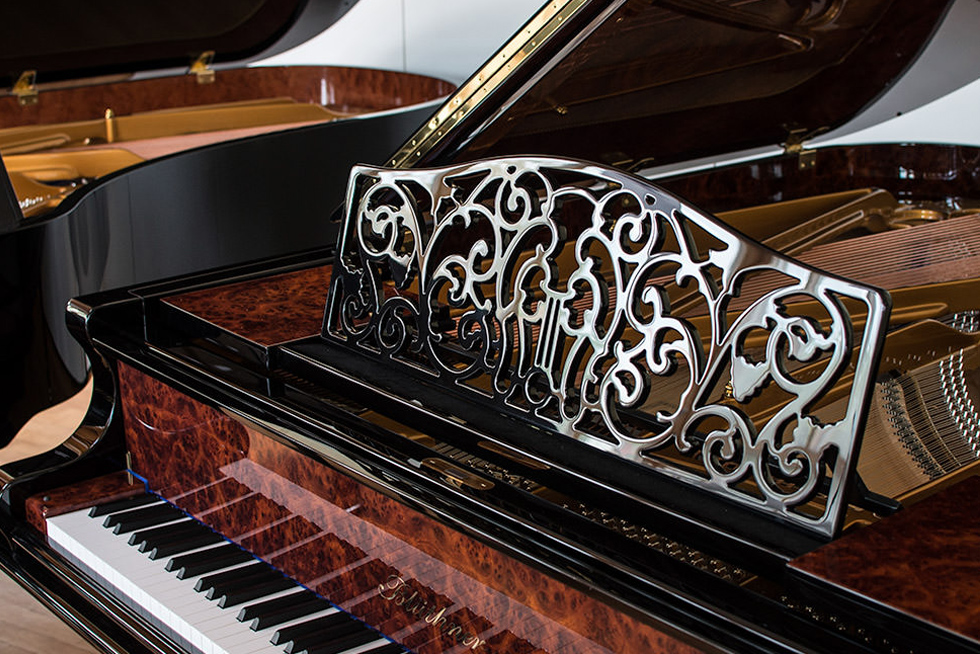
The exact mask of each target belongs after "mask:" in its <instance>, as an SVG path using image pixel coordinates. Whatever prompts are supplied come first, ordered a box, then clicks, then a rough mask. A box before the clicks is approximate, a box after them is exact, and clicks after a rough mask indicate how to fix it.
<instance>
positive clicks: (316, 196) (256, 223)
mask: <svg viewBox="0 0 980 654" xmlns="http://www.w3.org/2000/svg"><path fill="white" fill-rule="evenodd" d="M352 4H353V3H352V2H350V0H315V1H311V2H306V1H302V2H299V1H297V2H275V3H262V2H253V3H221V4H214V3H211V4H209V5H208V6H207V7H206V8H204V7H201V6H199V5H197V4H195V3H184V4H180V3H178V4H176V5H175V4H174V3H172V2H166V3H159V2H155V3H143V2H141V3H120V4H119V5H118V6H113V7H112V9H111V11H110V10H108V9H107V10H106V12H96V11H92V9H91V7H88V6H85V5H82V4H79V3H70V2H60V1H55V2H37V3H26V4H25V3H21V5H19V6H17V7H16V8H11V9H9V10H8V11H7V12H6V13H5V20H4V23H3V27H2V28H0V31H2V33H3V42H4V43H5V44H6V45H5V47H4V49H3V52H2V53H0V71H3V73H4V74H5V75H8V78H7V82H6V83H5V87H6V88H7V89H9V94H4V96H3V97H0V154H2V155H3V163H4V165H5V167H6V172H7V174H5V175H4V176H3V177H4V179H3V182H2V183H3V184H4V185H5V186H10V185H11V182H12V188H13V191H14V194H13V195H10V194H9V193H7V194H5V196H4V197H5V201H6V199H7V198H15V200H16V201H15V202H10V203H9V204H5V206H4V207H3V208H2V211H0V214H2V215H0V259H2V260H3V262H4V263H3V265H2V266H0V269H2V273H0V316H2V317H0V334H2V337H3V340H4V342H5V343H7V344H8V345H6V346H4V348H2V354H0V368H2V372H0V396H2V397H3V399H2V400H0V445H3V444H6V443H7V442H9V440H10V439H11V438H13V436H14V435H15V434H16V433H17V431H18V430H19V429H20V427H21V426H22V425H23V424H24V423H25V422H26V421H27V420H28V418H30V417H31V416H32V415H33V414H34V413H36V412H37V411H39V410H41V409H44V408H46V407H48V406H51V405H52V404H55V403H57V402H59V401H61V400H63V399H66V398H67V397H69V396H70V395H72V394H73V393H75V392H77V391H78V390H79V389H80V388H81V387H82V386H83V385H84V383H85V380H86V378H87V374H88V364H87V362H86V359H85V357H84V355H83V354H82V351H81V349H80V348H79V347H78V346H77V345H76V344H75V343H74V341H73V340H72V339H71V337H70V336H69V335H68V332H67V330H66V329H65V326H64V316H63V314H64V307H65V304H66V303H67V300H68V298H70V297H72V296H74V295H78V294H84V293H90V292H95V291H98V290H102V289H108V288H113V287H117V286H123V285H127V284H133V283H139V282H145V281H149V280H152V279H159V278H161V277H167V276H171V275H177V274H185V273H189V272H193V271H198V270H206V269H208V268H213V267H216V266H223V265H229V264H234V263H240V262H244V261H249V260H252V259H258V258H262V257H266V256H273V255H279V254H284V253H287V252H293V251H296V250H301V249H306V248H310V247H317V246H323V245H326V244H328V243H330V242H332V241H333V238H334V237H333V235H332V234H331V233H330V232H329V230H324V229H323V228H322V227H321V225H322V218H321V216H320V215H319V212H315V211H311V210H310V207H313V206H318V207H331V206H338V205H339V204H340V203H341V200H342V196H343V189H344V183H343V179H344V177H345V176H346V172H347V170H348V169H349V168H350V166H351V165H352V164H354V163H356V162H358V161H364V160H368V161H377V162H380V161H382V160H383V158H384V157H385V156H387V155H388V154H390V152H391V151H392V150H393V149H394V148H395V147H397V145H398V144H400V143H401V142H402V141H403V140H404V139H405V137H406V136H407V135H408V134H409V133H410V132H411V131H412V130H413V129H415V128H416V127H417V126H418V125H419V124H421V122H423V121H424V120H425V119H426V118H427V117H428V115H429V114H430V113H431V112H432V111H433V110H434V109H435V107H436V105H435V104H434V102H435V101H436V99H437V98H441V97H443V96H445V95H447V94H448V93H449V92H451V91H452V89H453V86H452V85H451V84H449V83H447V82H444V81H442V80H437V79H434V78H429V77H424V76H420V75H411V74H406V73H398V72H391V71H382V70H371V69H356V68H343V67H328V66H297V67H266V68H244V67H241V64H242V63H244V62H248V61H251V60H255V59H258V58H261V57H266V56H268V55H270V54H273V53H276V52H279V51H282V50H284V49H286V48H289V47H292V46H293V45H296V44H297V43H300V42H302V41H303V40H304V39H306V38H309V37H311V36H314V35H316V34H318V33H319V32H321V31H323V30H324V29H325V28H327V27H328V26H330V25H331V24H332V23H333V22H334V21H336V20H337V19H339V18H340V17H341V16H343V15H344V13H345V12H346V11H347V9H348V8H349V7H350V6H351V5H352ZM42 25H43V26H44V33H43V38H40V36H41V35H39V34H38V31H39V30H40V29H41V28H40V26H42ZM204 53H207V54H206V56H203V57H202V56H201V55H202V54H204ZM7 190H9V188H8V189H7ZM14 344H16V345H14Z"/></svg>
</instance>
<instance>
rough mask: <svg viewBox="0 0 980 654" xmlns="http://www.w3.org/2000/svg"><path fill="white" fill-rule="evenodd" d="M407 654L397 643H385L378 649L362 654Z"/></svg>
mask: <svg viewBox="0 0 980 654" xmlns="http://www.w3.org/2000/svg"><path fill="white" fill-rule="evenodd" d="M407 652H408V650H407V649H405V648H404V647H402V646H401V645H399V644H398V643H385V644H384V645H381V646H380V647H375V648H374V649H369V650H368V651H366V652H364V654H406V653H407Z"/></svg>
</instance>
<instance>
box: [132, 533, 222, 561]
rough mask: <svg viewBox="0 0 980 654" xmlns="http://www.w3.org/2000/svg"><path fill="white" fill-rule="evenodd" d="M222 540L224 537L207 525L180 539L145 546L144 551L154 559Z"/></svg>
mask: <svg viewBox="0 0 980 654" xmlns="http://www.w3.org/2000/svg"><path fill="white" fill-rule="evenodd" d="M223 540H224V538H223V537H222V536H221V534H216V533H214V532H213V531H211V530H210V529H208V528H207V527H202V529H201V530H200V531H199V532H198V533H196V534H192V535H188V536H186V537H184V538H181V539H180V540H175V541H172V542H170V543H163V544H159V545H156V546H155V547H153V548H147V550H146V553H147V555H148V556H149V557H150V560H151V561H156V560H157V559H162V558H165V557H168V556H176V555H178V554H181V553H183V552H190V551H191V550H196V549H199V548H201V547H206V546H208V545H217V544H218V543H220V542H222V541H223Z"/></svg>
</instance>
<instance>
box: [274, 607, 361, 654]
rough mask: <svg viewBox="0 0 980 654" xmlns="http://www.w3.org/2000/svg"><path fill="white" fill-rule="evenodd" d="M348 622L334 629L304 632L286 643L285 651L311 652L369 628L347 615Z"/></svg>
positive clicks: (295, 652) (296, 652)
mask: <svg viewBox="0 0 980 654" xmlns="http://www.w3.org/2000/svg"><path fill="white" fill-rule="evenodd" d="M346 617H347V620H346V621H344V622H340V623H338V624H336V625H334V626H332V627H327V628H322V629H318V630H317V629H314V630H312V631H307V632H302V633H300V634H299V635H297V636H296V637H295V638H293V639H292V640H291V641H289V642H288V643H286V647H285V648H283V651H285V652H286V654H298V652H302V651H305V650H309V649H310V648H313V647H322V646H325V645H327V644H330V643H335V642H339V641H340V640H342V639H345V638H348V637H349V636H352V635H355V634H359V633H361V632H362V631H363V630H366V629H367V627H365V626H364V623H362V622H358V621H357V620H355V619H354V618H352V617H351V616H349V615H347V616H346Z"/></svg>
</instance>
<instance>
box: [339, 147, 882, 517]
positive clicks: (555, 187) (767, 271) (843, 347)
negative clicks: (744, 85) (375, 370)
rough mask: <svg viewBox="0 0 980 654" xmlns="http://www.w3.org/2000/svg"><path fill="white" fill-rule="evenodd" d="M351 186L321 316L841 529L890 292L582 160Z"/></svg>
mask: <svg viewBox="0 0 980 654" xmlns="http://www.w3.org/2000/svg"><path fill="white" fill-rule="evenodd" d="M347 202H348V204H347V211H348V215H347V220H346V223H345V227H344V230H343V232H342V235H341V242H340V249H339V260H338V263H337V266H336V269H335V271H334V283H333V288H332V291H331V294H330V300H329V304H328V307H327V316H326V321H325V327H324V334H325V336H327V337H328V338H331V339H334V340H340V341H342V342H344V343H346V344H347V346H349V347H353V348H354V349H356V350H358V351H360V352H362V353H363V354H365V355H368V356H371V357H376V358H379V359H381V360H383V361H392V362H398V363H400V364H403V365H405V366H410V367H411V368H413V369H415V370H416V371H421V372H423V373H424V374H426V375H430V376H433V377H438V378H440V379H443V380H445V381H446V382H447V384H451V385H452V386H454V387H456V388H458V389H463V390H465V392H466V393H468V394H471V395H472V397H474V398H479V401H482V402H487V403H491V404H493V405H495V406H497V407H498V408H500V409H502V410H505V411H508V412H510V413H518V414H520V415H522V416H524V417H525V418H526V419H527V420H530V421H531V422H533V423H535V424H536V425H538V426H544V427H547V428H548V429H549V430H551V431H553V432H556V434H560V435H561V436H558V435H556V436H555V437H556V438H559V437H562V436H563V437H568V438H574V439H577V440H579V441H581V442H583V443H586V444H588V445H590V446H592V447H594V448H596V449H597V450H602V451H604V452H607V453H610V454H612V455H615V456H617V457H620V458H622V459H625V460H627V461H630V462H633V463H636V464H640V465H643V466H646V467H648V468H650V469H652V470H655V471H657V472H658V473H661V474H665V475H669V476H671V477H674V478H677V479H681V480H683V481H685V482H687V483H690V484H693V485H695V486H697V487H699V488H702V489H705V490H708V491H712V492H715V493H718V494H721V495H723V496H725V497H727V498H729V499H732V500H734V501H737V502H739V503H741V504H743V505H748V506H752V507H755V508H757V509H759V510H761V511H764V512H768V513H771V514H776V515H778V516H779V517H780V518H781V519H783V520H788V521H790V522H792V523H795V524H798V525H801V526H803V527H805V528H807V529H810V530H813V531H816V532H819V533H822V534H832V533H833V532H834V531H835V530H836V529H837V525H838V522H839V518H840V514H841V510H842V493H843V490H844V482H845V479H846V477H847V473H848V471H849V469H850V467H851V466H852V465H853V458H854V456H855V455H856V446H857V439H856V436H855V434H856V430H857V428H858V426H859V424H860V421H861V419H862V417H863V416H862V413H863V410H864V409H863V407H864V404H865V399H866V397H865V396H866V393H867V389H868V384H869V381H870V379H871V374H872V371H873V362H874V360H875V356H876V349H877V347H878V344H879V340H880V334H881V330H882V328H883V325H884V321H885V318H886V313H887V309H886V301H885V298H884V297H883V296H882V294H881V293H879V292H877V291H874V290H872V289H869V288H866V287H863V286H860V285H857V284H854V283H851V282H847V281H844V280H840V279H836V278H832V277H829V276H827V275H825V274H821V273H819V272H817V271H815V270H812V269H809V268H806V267H804V266H802V265H800V264H798V263H796V262H794V261H792V260H790V259H787V258H785V257H781V256H779V255H777V254H775V253H773V252H772V251H770V250H767V249H766V248H764V247H762V246H760V245H758V244H756V243H754V242H752V241H749V240H747V239H746V238H745V237H743V236H741V235H739V234H738V233H736V232H734V231H733V230H732V229H730V228H728V227H727V226H725V225H723V224H721V223H719V222H718V221H717V220H715V219H713V218H712V217H710V216H707V215H704V214H702V213H700V212H698V211H697V210H696V209H694V208H693V207H690V206H687V205H685V204H684V203H683V202H681V201H679V200H678V199H676V198H674V197H671V196H670V195H668V194H667V193H665V192H663V191H662V190H660V189H658V188H656V187H655V186H653V185H651V184H649V183H647V182H645V181H643V180H640V179H638V178H635V177H632V176H630V175H627V174H624V173H621V172H619V171H615V170H609V169H604V168H601V167H598V166H595V165H589V164H585V163H580V162H573V161H564V160H555V159H544V158H533V159H532V158H523V159H502V160H491V161H484V162H477V163H473V164H466V165H462V166H457V167H454V168H448V169H442V170H380V169H374V168H366V167H362V168H357V169H355V171H354V172H353V173H352V177H351V183H350V188H349V192H348V198H347ZM748 279H752V280H753V283H752V284H749V285H746V284H745V281H746V280H748ZM743 288H744V289H746V291H745V292H746V294H748V293H751V297H745V296H743V295H742V291H743ZM748 289H751V291H749V290H748ZM760 289H761V290H760ZM846 382H850V383H846ZM818 496H819V497H818ZM815 498H816V501H813V500H814V499H815Z"/></svg>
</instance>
